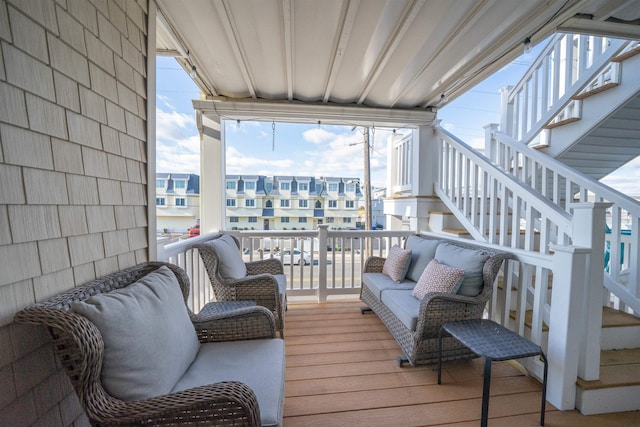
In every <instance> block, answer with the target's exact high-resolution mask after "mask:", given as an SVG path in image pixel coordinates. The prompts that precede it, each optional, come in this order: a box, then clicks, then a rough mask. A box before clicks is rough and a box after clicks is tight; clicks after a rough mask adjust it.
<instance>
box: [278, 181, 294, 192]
mask: <svg viewBox="0 0 640 427" xmlns="http://www.w3.org/2000/svg"><path fill="white" fill-rule="evenodd" d="M290 189H291V184H290V183H288V182H281V183H280V190H282V191H289V190H290Z"/></svg>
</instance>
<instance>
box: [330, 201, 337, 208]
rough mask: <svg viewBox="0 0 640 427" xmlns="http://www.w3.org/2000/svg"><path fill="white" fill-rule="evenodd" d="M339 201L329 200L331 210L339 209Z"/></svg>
mask: <svg viewBox="0 0 640 427" xmlns="http://www.w3.org/2000/svg"><path fill="white" fill-rule="evenodd" d="M337 208H338V201H337V200H329V209H337Z"/></svg>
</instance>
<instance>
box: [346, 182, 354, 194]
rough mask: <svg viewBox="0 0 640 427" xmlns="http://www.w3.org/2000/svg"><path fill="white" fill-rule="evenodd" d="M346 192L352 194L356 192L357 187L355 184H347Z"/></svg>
mask: <svg viewBox="0 0 640 427" xmlns="http://www.w3.org/2000/svg"><path fill="white" fill-rule="evenodd" d="M346 191H348V192H351V193H352V192H354V191H356V185H355V184H347V186H346Z"/></svg>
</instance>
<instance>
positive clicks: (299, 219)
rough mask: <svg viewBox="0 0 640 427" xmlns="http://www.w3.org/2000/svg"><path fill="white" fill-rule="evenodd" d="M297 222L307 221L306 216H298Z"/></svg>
mask: <svg viewBox="0 0 640 427" xmlns="http://www.w3.org/2000/svg"><path fill="white" fill-rule="evenodd" d="M298 222H307V217H306V216H301V217H300V218H298Z"/></svg>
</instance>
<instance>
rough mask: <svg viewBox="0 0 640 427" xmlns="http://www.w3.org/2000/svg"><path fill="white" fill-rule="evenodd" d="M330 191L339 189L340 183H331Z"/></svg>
mask: <svg viewBox="0 0 640 427" xmlns="http://www.w3.org/2000/svg"><path fill="white" fill-rule="evenodd" d="M329 191H338V184H329Z"/></svg>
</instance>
